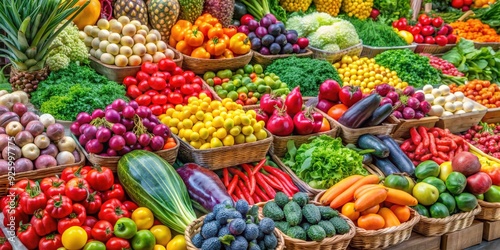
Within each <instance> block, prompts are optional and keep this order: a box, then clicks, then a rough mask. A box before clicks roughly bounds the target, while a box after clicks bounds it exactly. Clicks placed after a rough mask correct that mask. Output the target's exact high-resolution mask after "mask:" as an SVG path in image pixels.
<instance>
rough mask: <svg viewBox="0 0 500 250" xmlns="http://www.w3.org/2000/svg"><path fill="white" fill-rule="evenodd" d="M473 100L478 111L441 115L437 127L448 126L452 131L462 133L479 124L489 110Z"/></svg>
mask: <svg viewBox="0 0 500 250" xmlns="http://www.w3.org/2000/svg"><path fill="white" fill-rule="evenodd" d="M464 100H467V101H472V100H470V99H468V98H465V99H464ZM472 102H473V103H474V108H476V109H477V111H472V112H469V113H465V114H458V115H450V116H444V117H440V118H439V121H438V122H436V127H439V128H442V129H445V128H447V129H449V130H450V132H451V133H460V132H464V131H467V130H468V129H469V128H470V127H472V126H474V125H476V124H478V123H479V122H480V121H481V120H482V119H483V116H484V115H485V114H486V112H487V111H488V110H487V108H486V107H485V106H483V105H481V104H479V103H477V102H474V101H472Z"/></svg>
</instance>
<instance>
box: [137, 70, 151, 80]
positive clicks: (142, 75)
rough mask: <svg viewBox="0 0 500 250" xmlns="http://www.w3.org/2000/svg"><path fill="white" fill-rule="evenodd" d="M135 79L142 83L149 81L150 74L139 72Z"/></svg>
mask: <svg viewBox="0 0 500 250" xmlns="http://www.w3.org/2000/svg"><path fill="white" fill-rule="evenodd" d="M135 78H136V79H137V81H138V82H142V81H145V80H148V79H149V74H148V73H146V72H143V71H139V72H137V74H136V75H135Z"/></svg>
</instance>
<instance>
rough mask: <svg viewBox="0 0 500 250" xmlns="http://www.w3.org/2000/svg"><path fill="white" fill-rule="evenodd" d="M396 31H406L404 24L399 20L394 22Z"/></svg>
mask: <svg viewBox="0 0 500 250" xmlns="http://www.w3.org/2000/svg"><path fill="white" fill-rule="evenodd" d="M396 29H398V30H405V29H406V23H405V22H403V21H401V20H399V21H397V22H396Z"/></svg>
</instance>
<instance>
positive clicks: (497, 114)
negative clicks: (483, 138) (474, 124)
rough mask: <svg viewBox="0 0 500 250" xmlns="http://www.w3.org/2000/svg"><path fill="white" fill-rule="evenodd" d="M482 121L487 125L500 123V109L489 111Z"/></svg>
mask: <svg viewBox="0 0 500 250" xmlns="http://www.w3.org/2000/svg"><path fill="white" fill-rule="evenodd" d="M481 121H483V122H487V123H497V122H500V108H492V109H488V111H487V112H486V114H484V116H483V119H482V120H481Z"/></svg>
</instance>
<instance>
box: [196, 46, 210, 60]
mask: <svg viewBox="0 0 500 250" xmlns="http://www.w3.org/2000/svg"><path fill="white" fill-rule="evenodd" d="M191 56H192V57H194V58H202V59H210V53H208V52H207V50H206V49H205V48H203V47H198V48H196V49H194V50H193V52H191Z"/></svg>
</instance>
